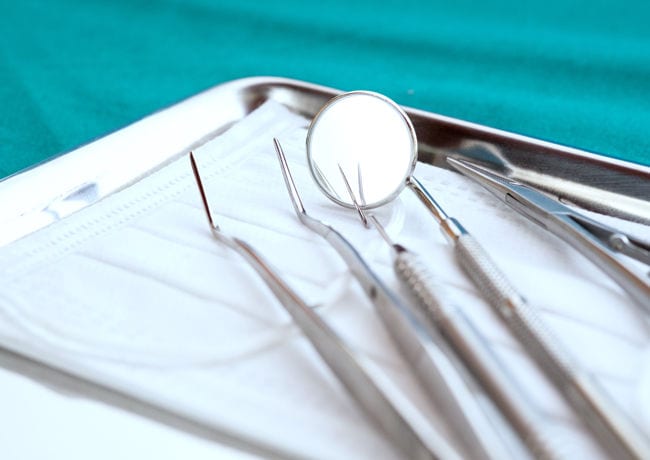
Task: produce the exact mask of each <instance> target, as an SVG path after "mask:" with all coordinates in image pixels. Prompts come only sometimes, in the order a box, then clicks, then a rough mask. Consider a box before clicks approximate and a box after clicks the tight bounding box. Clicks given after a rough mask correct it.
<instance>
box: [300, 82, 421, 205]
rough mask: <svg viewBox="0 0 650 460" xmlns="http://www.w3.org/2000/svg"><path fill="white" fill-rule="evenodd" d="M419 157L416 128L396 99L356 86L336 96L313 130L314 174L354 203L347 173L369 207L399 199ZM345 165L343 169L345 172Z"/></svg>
mask: <svg viewBox="0 0 650 460" xmlns="http://www.w3.org/2000/svg"><path fill="white" fill-rule="evenodd" d="M416 161H417V140H416V136H415V130H414V129H413V125H412V124H411V121H410V120H409V118H408V116H407V115H406V114H405V113H404V111H403V110H402V109H400V108H399V106H398V105H397V104H395V103H394V102H393V101H391V100H390V99H388V98H387V97H384V96H382V95H380V94H377V93H372V92H368V91H353V92H350V93H345V94H342V95H340V96H337V97H335V98H334V99H332V100H330V101H329V102H328V103H327V104H325V106H324V107H323V108H322V109H321V110H320V111H319V112H318V114H316V117H314V120H313V121H312V122H311V125H310V127H309V132H308V133H307V162H308V164H309V169H310V171H311V173H312V176H313V177H314V180H315V181H316V183H317V184H318V186H319V187H320V189H321V190H322V191H323V192H324V193H325V195H327V197H328V198H330V199H331V200H332V201H334V202H336V203H338V204H340V205H343V206H346V207H352V206H353V201H352V198H351V197H350V192H349V191H348V189H347V186H346V183H345V180H344V178H343V174H345V178H346V179H347V182H348V184H349V185H350V188H351V190H352V193H353V194H354V197H355V199H356V201H357V202H358V203H359V204H360V205H361V207H363V208H374V207H377V206H380V205H382V204H385V203H387V202H389V201H391V200H393V199H394V198H395V197H397V195H398V194H399V193H400V192H401V191H402V189H403V188H404V186H405V185H406V179H407V178H408V177H409V176H410V175H411V173H412V172H413V168H414V167H415V163H416ZM341 171H343V174H342V173H341Z"/></svg>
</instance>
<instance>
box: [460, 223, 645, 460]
mask: <svg viewBox="0 0 650 460" xmlns="http://www.w3.org/2000/svg"><path fill="white" fill-rule="evenodd" d="M455 248H456V255H457V257H458V261H459V263H460V265H461V267H462V268H463V269H464V270H465V272H466V273H467V274H468V275H469V277H470V278H471V279H472V281H473V282H474V283H475V284H476V286H477V287H478V289H479V290H480V291H481V293H482V294H483V295H484V296H485V297H486V299H487V300H488V302H489V303H490V305H492V307H493V308H495V309H496V310H497V311H498V313H499V314H500V315H501V317H502V318H503V320H504V321H505V322H506V323H507V324H508V326H509V327H510V329H511V330H512V332H513V334H515V336H516V337H517V338H518V339H519V341H520V342H521V343H522V345H523V346H524V348H525V349H526V350H527V351H528V352H529V353H530V354H531V356H532V357H533V358H534V359H535V360H536V362H537V363H538V365H539V366H540V367H541V368H542V370H543V371H544V372H545V373H546V375H547V376H548V377H549V378H550V379H551V381H552V382H553V383H554V384H555V385H556V387H557V388H558V390H559V391H560V392H561V393H562V394H563V395H564V396H565V398H566V399H567V401H568V402H569V403H570V404H571V405H572V406H573V408H574V410H576V412H578V413H579V414H580V415H581V416H582V419H583V420H584V421H585V422H586V423H587V424H588V426H589V427H590V428H591V429H592V430H593V431H594V432H595V433H596V435H597V438H598V440H599V441H600V442H601V444H602V445H603V447H605V448H607V449H608V450H609V451H610V453H612V454H614V455H615V456H616V458H647V457H648V455H649V453H650V445H649V444H648V440H647V439H646V438H645V436H644V435H643V434H642V433H640V431H639V430H638V428H637V427H636V426H635V425H634V424H633V423H632V422H631V421H630V420H629V419H628V417H627V416H626V415H625V414H623V413H622V412H621V410H620V408H619V407H618V406H617V405H616V404H615V403H614V402H613V401H612V400H611V399H610V398H609V397H608V396H607V394H606V393H605V392H604V391H603V390H601V388H600V387H599V385H598V383H597V382H596V381H595V380H594V379H593V378H592V377H591V376H590V375H588V374H586V373H584V372H580V371H579V370H578V369H577V366H575V365H574V361H573V359H572V358H571V357H570V356H569V355H568V353H567V352H566V351H565V350H564V349H563V348H562V347H561V345H560V342H559V341H558V340H557V338H555V337H554V335H553V334H552V333H551V331H550V330H549V329H548V328H547V327H546V325H545V324H544V323H543V321H542V319H541V318H540V316H539V315H538V314H537V311H536V310H534V309H533V308H532V307H531V306H530V305H529V304H527V303H526V302H525V300H524V299H523V298H522V297H521V296H520V295H519V294H518V293H517V292H516V291H515V290H514V288H513V287H512V286H511V285H510V283H509V282H508V281H507V280H506V278H505V276H504V275H503V273H502V272H501V271H500V270H499V269H498V268H497V267H496V265H495V264H494V263H493V262H492V260H491V259H490V257H489V256H488V255H487V253H486V252H485V250H484V249H483V248H482V247H481V246H480V244H479V243H478V242H477V241H476V240H475V239H474V237H473V236H471V235H469V234H464V235H461V236H460V237H459V238H458V240H457V241H456V246H455Z"/></svg>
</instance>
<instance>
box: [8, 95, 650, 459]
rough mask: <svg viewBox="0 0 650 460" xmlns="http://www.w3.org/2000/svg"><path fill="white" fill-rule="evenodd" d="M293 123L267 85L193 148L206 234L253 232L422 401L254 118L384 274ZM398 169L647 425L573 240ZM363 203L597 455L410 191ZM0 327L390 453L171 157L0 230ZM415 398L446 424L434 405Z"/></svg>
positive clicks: (604, 305)
mask: <svg viewBox="0 0 650 460" xmlns="http://www.w3.org/2000/svg"><path fill="white" fill-rule="evenodd" d="M307 124H308V120H306V119H304V118H302V117H299V116H297V115H295V114H292V113H290V112H289V111H288V110H287V109H286V108H285V107H283V106H281V105H279V104H277V103H274V102H267V103H266V104H265V105H263V106H262V107H261V108H259V109H257V110H256V111H255V112H253V113H252V114H251V115H249V116H247V117H246V118H244V119H243V120H242V121H240V122H239V123H237V124H236V125H234V126H233V127H232V128H230V129H229V130H228V131H226V132H225V133H224V134H222V135H221V136H219V137H217V138H216V139H215V140H213V141H210V142H209V143H207V144H205V145H204V146H202V147H201V148H199V149H197V150H196V152H195V154H196V157H197V161H198V163H199V167H200V169H201V173H202V176H203V179H204V181H205V185H206V191H207V194H208V197H209V201H210V203H211V207H212V211H213V213H214V214H215V219H216V220H217V223H218V224H219V225H220V226H221V228H222V230H223V231H224V232H225V233H228V234H230V235H234V236H237V237H239V238H241V239H243V240H245V241H247V242H248V243H250V244H251V245H252V246H254V247H255V248H256V249H257V250H259V251H260V252H261V253H262V254H263V255H264V256H265V258H266V259H267V260H268V261H270V262H271V263H272V264H273V265H274V267H275V268H277V269H278V270H279V272H280V273H282V275H283V276H284V278H285V279H286V280H287V281H288V282H289V284H290V285H291V286H292V287H293V288H295V289H296V290H297V291H298V292H299V293H300V294H301V295H302V296H303V297H304V298H305V299H306V300H307V302H308V303H309V304H310V305H312V306H314V308H316V309H317V311H318V312H319V313H320V314H321V315H323V317H324V318H325V319H326V320H327V321H328V322H329V323H330V324H331V325H332V326H333V327H334V328H335V329H336V330H337V332H338V333H339V334H340V335H341V336H342V337H343V338H344V339H345V340H346V341H347V342H348V344H350V346H352V347H353V348H354V349H355V350H356V351H357V352H358V353H359V354H360V355H361V356H365V357H367V358H368V359H371V360H373V361H374V362H376V363H377V364H378V365H379V366H380V367H381V368H382V369H383V370H384V371H385V372H386V373H387V374H388V375H389V376H390V377H391V378H392V379H394V380H395V381H396V382H397V383H398V385H399V386H400V387H401V388H403V390H404V391H405V392H407V393H408V395H409V397H410V398H412V399H413V400H414V402H416V403H418V404H419V405H421V406H424V404H420V403H421V402H422V401H421V398H422V395H421V393H420V391H419V389H418V388H417V386H416V385H415V384H414V382H413V381H412V379H411V377H410V376H409V375H408V372H407V369H406V368H405V366H404V365H403V364H402V362H401V360H400V357H399V355H398V353H397V352H396V350H395V349H394V346H393V344H392V342H391V340H390V338H389V337H388V335H387V333H386V331H385V330H384V328H383V326H382V324H381V322H380V321H379V320H378V318H377V316H376V314H375V312H374V311H373V307H372V304H371V303H370V302H369V301H368V300H367V299H366V298H365V297H364V295H363V293H362V291H361V290H360V288H359V287H358V286H357V285H356V283H355V281H354V279H353V278H352V276H351V274H350V273H349V271H348V269H347V267H346V266H345V264H344V263H343V262H342V261H341V260H340V258H339V257H338V255H337V254H336V253H335V252H334V250H333V249H332V248H331V247H329V246H328V245H327V244H326V243H325V242H324V240H322V239H321V238H320V237H319V236H317V235H316V234H314V233H312V232H311V231H309V230H308V229H306V228H305V227H303V226H302V225H301V224H300V223H299V222H298V220H297V219H296V216H295V214H294V211H293V208H292V206H291V203H290V201H289V197H288V195H287V192H286V188H285V186H284V182H283V179H282V176H281V173H280V169H279V164H278V161H277V158H276V155H275V152H274V150H273V145H272V138H273V137H277V138H279V139H280V141H281V142H282V144H283V147H284V149H285V153H286V154H287V157H288V160H289V164H290V167H291V169H292V172H293V174H294V178H295V180H296V182H297V186H298V188H299V191H300V192H301V195H302V198H303V200H304V202H305V206H306V207H307V209H308V211H309V213H310V214H312V215H313V216H314V217H317V218H319V219H322V220H324V221H326V222H327V223H329V224H331V225H333V226H334V227H335V228H337V229H338V230H339V231H340V232H341V233H343V234H344V235H345V236H346V237H347V238H349V239H350V240H351V241H352V242H353V244H354V245H355V246H356V247H357V249H358V250H359V251H360V252H361V253H362V254H363V256H364V257H365V258H366V259H367V261H368V262H369V263H370V265H371V266H372V267H373V268H374V269H375V270H377V272H378V273H379V274H380V275H381V277H382V278H383V279H384V280H385V281H386V282H387V284H388V285H390V286H392V287H394V288H396V289H397V288H398V283H397V281H396V279H395V276H394V274H393V272H392V269H391V261H390V254H389V251H388V248H387V246H386V245H385V243H384V242H383V241H382V240H381V239H380V236H379V235H378V234H377V232H376V231H375V230H374V229H370V230H369V229H365V228H363V227H362V226H361V225H360V223H359V221H358V219H357V216H356V214H355V213H353V212H352V211H350V210H347V209H343V208H340V207H337V206H336V205H335V204H333V203H331V202H329V201H328V200H327V199H326V198H325V197H324V196H323V195H321V194H320V193H319V192H318V190H317V189H316V186H315V184H313V183H312V180H311V177H310V175H309V172H308V169H307V166H306V157H305V148H304V145H305V136H306V127H307ZM134 154H137V153H136V152H134ZM416 173H417V177H418V179H419V180H420V181H421V182H422V183H423V184H424V185H425V186H426V187H427V188H428V189H429V191H430V192H431V193H432V194H433V195H434V196H435V197H436V199H437V200H438V201H439V202H440V203H441V205H442V206H443V207H444V208H445V209H446V210H448V212H449V213H450V214H451V215H454V216H455V217H457V218H458V219H459V220H460V221H461V222H462V223H463V225H464V226H465V227H466V228H467V229H468V230H469V231H470V232H472V233H473V234H474V235H475V237H476V238H477V239H478V240H479V241H480V243H481V244H483V245H484V247H485V248H486V249H487V251H488V252H489V253H490V254H491V255H492V256H493V258H494V259H495V261H496V262H497V264H498V265H499V267H500V268H501V269H502V270H503V271H504V272H505V274H506V275H507V276H508V278H509V279H510V280H511V281H512V283H513V284H514V286H515V287H516V288H517V289H518V290H519V291H520V292H521V293H522V294H523V295H524V296H525V297H526V298H527V300H528V301H529V303H530V304H532V305H533V306H534V307H535V308H537V309H539V311H540V313H541V315H542V316H543V318H544V320H546V322H547V323H548V326H549V327H550V328H551V329H552V330H553V331H554V332H556V333H557V335H558V337H559V338H560V340H561V341H562V342H563V343H564V345H565V346H566V348H567V349H568V350H569V351H571V352H572V354H573V355H574V356H575V357H576V359H577V360H578V362H579V363H580V365H581V366H584V368H585V369H586V370H588V371H589V372H591V373H592V374H593V375H594V376H595V377H596V378H597V379H598V380H599V382H600V383H601V384H602V386H603V387H604V388H606V390H607V391H608V392H609V393H610V395H611V396H612V397H613V398H614V400H615V401H616V402H617V403H618V404H620V405H621V407H622V408H623V409H624V410H625V412H626V413H628V414H629V416H630V417H631V418H632V419H633V420H634V421H636V422H637V423H638V424H639V425H640V426H642V427H643V428H644V429H646V430H648V426H649V425H648V420H647V419H648V415H647V412H648V405H649V404H650V400H649V399H650V398H649V397H648V395H647V394H646V393H647V390H644V388H646V387H647V383H648V381H649V380H650V378H649V377H648V375H647V374H648V370H647V366H646V364H645V363H646V361H647V354H648V353H647V352H646V350H647V349H648V344H649V343H650V333H649V331H648V328H647V324H646V322H645V320H644V319H643V318H641V317H640V316H639V314H638V312H637V311H636V309H635V308H634V307H633V305H631V301H630V299H629V298H628V297H627V296H626V295H625V294H624V293H623V292H622V291H621V290H620V289H619V288H618V287H617V286H616V285H615V284H614V283H613V282H611V281H610V280H608V279H607V278H606V277H605V276H604V275H603V274H602V273H601V272H600V271H599V270H598V269H597V268H596V267H594V266H593V265H592V264H591V263H589V262H588V261H586V259H584V258H583V257H582V256H581V255H579V254H578V253H576V252H575V251H574V250H573V249H571V248H570V247H568V246H567V245H566V244H564V243H563V242H561V241H559V240H558V239H556V238H555V237H553V236H551V235H550V234H548V233H546V232H544V231H543V230H541V229H539V228H538V227H536V226H534V225H533V224H531V223H529V222H527V221H525V220H524V219H523V218H521V217H519V216H518V215H516V214H515V213H513V212H512V211H511V210H509V209H508V208H507V207H505V206H504V205H502V204H501V203H500V202H499V201H498V200H496V199H495V198H493V197H492V196H491V195H489V194H488V193H487V192H485V191H483V190H482V189H481V188H480V187H479V186H477V185H475V184H473V183H471V182H469V181H468V180H467V179H465V178H463V177H461V176H460V175H458V174H455V173H453V172H450V171H446V170H441V169H439V168H434V167H432V166H429V165H424V164H418V166H417V170H416ZM377 214H378V217H379V218H380V220H381V221H382V222H384V224H385V225H386V228H387V230H388V232H389V233H390V234H391V236H392V237H393V238H394V239H395V240H396V241H398V242H399V243H401V244H403V245H405V246H407V247H408V248H409V249H411V250H413V251H415V252H418V253H419V254H420V255H421V256H422V257H423V258H424V259H425V261H427V263H428V265H429V268H430V270H431V271H432V272H433V273H434V274H435V275H436V276H438V277H439V278H440V279H441V280H442V281H443V282H444V283H445V284H446V285H447V287H448V291H449V292H450V294H451V295H452V297H453V298H454V301H455V303H456V304H457V305H459V306H460V307H461V308H462V309H463V311H464V312H465V313H466V314H467V316H469V317H470V318H471V319H472V320H473V322H474V323H475V324H476V325H477V326H478V328H479V329H480V331H481V332H482V334H483V335H484V336H485V337H486V339H487V340H488V342H489V344H490V346H491V347H492V348H493V349H494V351H495V352H496V353H497V354H498V355H499V356H500V357H501V358H502V359H503V360H504V361H505V362H506V363H507V365H508V367H509V368H510V370H511V371H512V373H513V374H514V375H515V377H516V378H517V379H518V380H519V381H520V383H521V385H522V386H523V388H524V389H525V390H526V391H527V392H528V394H529V395H530V396H531V400H532V401H533V402H534V404H536V405H537V406H538V408H539V410H540V411H541V412H542V413H544V414H545V415H547V416H548V420H549V424H554V425H557V426H561V427H563V428H565V430H566V432H567V433H568V436H567V438H566V439H567V449H568V450H569V451H571V452H573V453H574V454H575V455H576V458H578V457H580V458H598V457H599V456H600V455H601V454H600V452H599V451H598V449H597V448H596V447H594V444H593V441H592V440H591V439H590V438H589V436H587V435H585V432H584V431H583V428H582V427H581V425H580V424H579V423H578V422H577V421H576V419H575V417H574V415H573V414H572V412H571V411H570V410H569V409H568V408H567V406H566V405H565V403H564V402H563V400H562V399H561V397H559V396H558V394H557V393H556V391H555V390H554V389H553V388H552V387H551V386H549V384H548V383H547V382H546V381H545V380H544V378H543V377H542V375H541V374H540V372H539V371H538V370H537V368H536V367H535V366H534V365H533V364H532V363H531V362H530V361H529V360H528V358H527V357H526V356H525V354H524V353H523V352H522V349H521V348H520V346H519V344H518V343H517V342H516V341H515V340H514V339H513V338H512V337H511V336H510V335H509V333H508V331H507V330H506V328H505V327H504V326H503V325H502V324H501V322H500V321H499V319H498V318H496V317H495V316H494V314H493V313H492V311H491V310H490V308H489V307H488V306H487V305H486V304H485V302H484V301H483V300H482V298H481V297H480V295H479V294H478V293H477V291H476V289H475V288H474V287H473V285H472V284H471V283H470V282H469V281H468V280H467V279H466V277H465V276H464V275H463V273H462V272H461V271H460V269H459V268H458V267H457V265H456V263H455V262H454V258H453V254H452V251H451V247H450V246H449V245H447V244H446V242H445V241H444V239H443V237H442V235H441V234H440V233H439V232H438V230H437V228H436V227H437V225H436V224H435V221H434V220H433V219H432V218H431V217H430V216H429V215H428V214H427V212H426V210H425V209H424V208H423V207H422V206H421V205H420V204H419V203H418V202H417V200H416V198H415V197H414V196H412V195H411V194H410V193H409V192H408V191H405V192H403V193H402V195H401V196H400V197H399V198H398V199H397V200H396V201H395V202H393V203H391V204H389V205H387V206H385V207H384V208H382V209H380V210H379V211H377ZM610 223H611V219H610ZM617 223H618V224H620V225H621V226H624V223H622V222H617ZM627 227H628V228H627V229H628V230H632V231H636V232H637V233H638V232H639V231H641V232H642V233H643V231H644V228H643V227H635V226H630V225H627ZM645 230H647V228H645ZM0 344H2V345H3V346H5V347H6V348H8V349H11V350H14V351H17V352H19V353H23V354H25V355H28V356H30V357H33V358H35V359H37V360H40V361H43V362H46V363H49V364H51V365H54V366H57V367H60V368H62V369H64V370H67V371H69V372H72V373H74V374H76V375H79V376H81V377H83V378H86V379H90V380H93V381H97V382H100V383H102V384H105V385H108V386H111V387H113V388H115V389H117V390H119V391H123V392H126V393H128V394H130V395H133V396H135V397H138V398H142V399H144V400H146V401H147V402H149V403H153V404H157V405H159V406H161V407H164V408H166V409H169V410H172V411H175V412H178V413H179V414H182V415H184V416H186V417H190V418H193V419H195V420H197V421H199V422H201V423H204V424H207V425H209V426H211V427H213V428H215V429H216V430H219V431H222V432H224V433H227V434H229V435H233V436H238V437H240V438H241V439H242V440H244V441H246V442H251V443H255V444H259V445H260V446H264V448H267V449H269V452H271V451H273V452H274V453H276V454H278V455H280V456H283V455H293V456H298V457H301V456H304V457H310V458H314V457H315V458H332V459H334V458H398V456H399V454H398V453H397V452H395V451H394V450H393V449H392V448H391V446H389V445H388V444H387V443H386V441H385V439H384V438H383V437H382V436H381V435H380V434H378V433H377V432H376V430H375V429H374V428H373V427H372V426H371V425H369V423H368V422H367V420H366V419H365V418H364V416H363V414H362V413H361V412H360V410H359V409H358V407H357V406H356V405H355V404H354V402H353V401H352V400H351V399H350V398H349V396H348V395H347V393H346V392H345V391H344V389H343V388H342V387H341V385H340V384H339V382H338V381H337V380H336V378H335V377H333V376H332V374H331V372H330V371H329V369H328V368H327V367H326V366H324V365H323V363H322V362H321V360H320V358H319V357H318V355H317V354H316V353H315V352H314V351H313V350H312V348H311V347H310V345H309V342H308V341H307V340H306V339H305V338H304V337H303V335H302V334H301V333H300V331H299V330H298V328H296V327H295V326H294V325H293V324H292V322H291V320H290V318H289V316H288V315H287V314H286V313H285V312H284V310H283V308H282V306H281V305H280V304H278V302H277V301H276V300H275V299H274V298H273V296H272V294H271V293H270V291H269V290H268V289H267V288H266V286H265V285H264V284H263V283H262V282H261V281H260V280H259V279H258V277H257V275H256V274H255V272H253V270H252V269H251V268H250V267H248V266H247V265H246V263H245V262H244V261H243V260H242V259H241V258H240V257H239V256H238V255H237V254H235V253H233V252H232V251H231V250H229V249H228V248H226V247H224V246H222V245H221V244H220V243H218V242H217V241H216V240H215V239H214V238H213V237H212V236H211V234H210V231H209V227H208V225H207V221H206V219H205V215H204V212H203V209H202V207H201V202H200V199H199V194H198V192H197V189H196V185H195V183H194V179H193V177H192V174H191V169H190V165H189V161H188V159H187V158H186V157H183V158H179V159H178V160H176V161H174V162H172V163H170V164H168V165H166V166H164V167H162V168H161V169H159V170H158V171H156V172H154V173H152V174H150V175H149V176H147V177H146V178H144V179H142V180H140V181H139V182H137V183H135V184H134V185H132V186H130V187H128V188H126V189H124V190H122V191H120V192H118V193H116V194H114V195H111V196H109V197H108V198H106V199H104V200H102V201H100V202H98V203H96V204H94V205H92V206H90V207H88V208H86V209H84V210H81V211H79V212H77V213H75V214H73V215H72V216H70V217H67V218H66V219H64V220H62V221H60V222H58V223H55V224H53V225H50V226H49V227H47V228H45V229H43V230H41V231H38V232H36V233H33V234H31V235H28V236H26V237H24V238H22V239H21V240H18V241H17V242H14V243H13V244H10V245H8V246H5V247H3V248H1V249H0ZM644 383H645V385H644ZM428 415H429V416H430V417H431V419H432V421H433V423H434V424H435V425H436V426H438V427H439V428H440V429H442V430H446V426H445V424H444V422H443V419H444V417H441V414H440V413H437V412H436V411H435V410H431V411H430V413H429V414H428ZM460 447H461V449H462V446H460Z"/></svg>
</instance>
